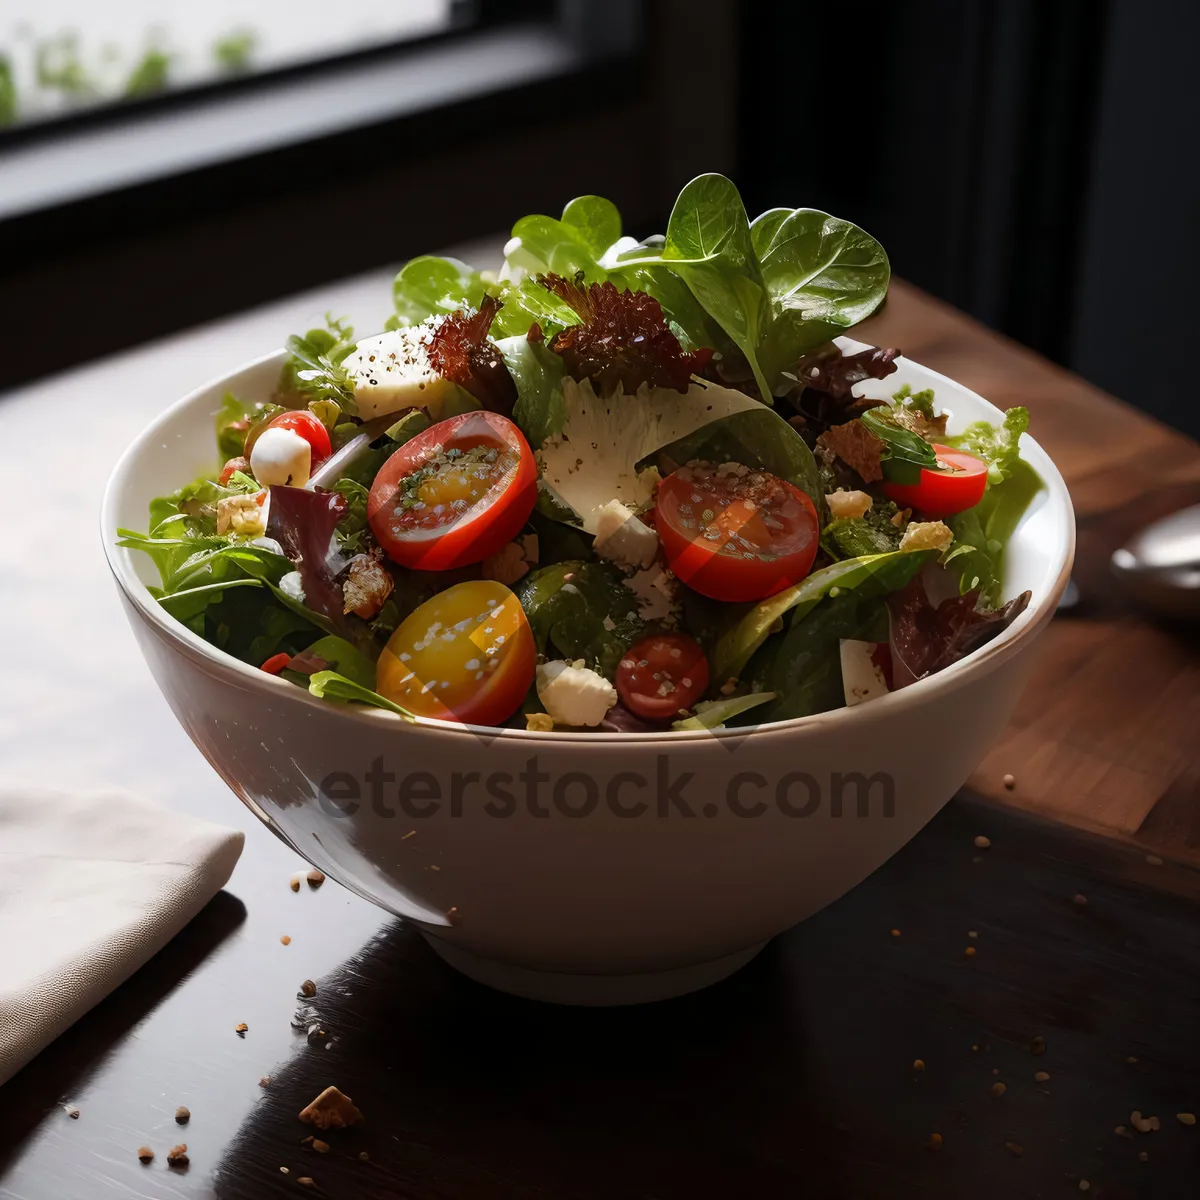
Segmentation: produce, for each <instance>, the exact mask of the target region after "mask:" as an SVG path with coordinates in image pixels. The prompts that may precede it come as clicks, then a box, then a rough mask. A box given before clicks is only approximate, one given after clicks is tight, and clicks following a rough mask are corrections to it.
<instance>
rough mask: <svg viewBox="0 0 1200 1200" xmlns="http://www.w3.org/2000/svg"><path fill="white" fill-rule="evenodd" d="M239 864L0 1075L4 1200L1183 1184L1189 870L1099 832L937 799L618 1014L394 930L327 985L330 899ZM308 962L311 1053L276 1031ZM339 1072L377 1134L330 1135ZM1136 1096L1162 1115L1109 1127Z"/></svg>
mask: <svg viewBox="0 0 1200 1200" xmlns="http://www.w3.org/2000/svg"><path fill="white" fill-rule="evenodd" d="M979 834H985V835H987V836H988V837H990V839H991V842H992V844H991V847H990V848H989V849H987V850H978V849H976V848H975V846H974V844H973V839H974V838H975V837H976V836H977V835H979ZM245 883H246V881H245V880H243V888H242V889H241V894H240V896H239V897H238V898H235V897H234V896H230V895H225V894H223V895H222V896H220V897H218V899H217V900H216V901H214V902H213V904H212V905H210V906H209V908H208V909H207V910H206V911H205V912H204V913H203V914H202V915H201V916H200V917H199V918H198V919H197V920H196V921H195V922H193V924H192V925H191V926H190V927H189V928H188V929H187V930H186V931H185V932H184V933H183V934H182V935H181V936H180V937H179V938H178V939H177V940H176V942H175V943H174V944H173V945H172V946H171V947H170V948H169V949H168V950H167V951H166V952H164V953H163V954H161V955H159V956H158V958H156V959H155V960H154V961H153V962H152V963H151V964H150V965H149V966H147V967H146V968H144V969H143V970H142V971H141V972H139V973H138V975H137V976H135V977H134V978H133V979H132V980H130V981H129V982H128V983H127V984H126V985H125V986H124V987H122V988H121V989H120V990H119V991H118V992H116V993H115V994H114V995H113V996H111V997H110V998H109V999H108V1000H107V1001H106V1002H104V1003H103V1004H102V1005H100V1007H99V1008H97V1009H96V1010H95V1011H94V1012H93V1013H92V1014H91V1015H89V1016H88V1017H87V1018H85V1019H84V1020H83V1021H81V1022H80V1023H79V1024H78V1025H77V1026H76V1027H75V1028H74V1029H73V1030H71V1031H70V1032H69V1033H68V1034H67V1035H66V1036H64V1037H63V1038H61V1039H60V1040H59V1042H58V1043H57V1044H56V1045H54V1046H53V1047H52V1048H51V1049H50V1050H48V1051H47V1052H45V1053H44V1054H43V1055H42V1056H41V1058H40V1059H39V1060H37V1061H36V1062H35V1063H34V1064H32V1065H31V1066H30V1067H28V1068H26V1070H25V1071H24V1072H23V1073H22V1074H20V1075H18V1076H17V1077H16V1079H14V1080H13V1081H12V1082H11V1083H10V1084H9V1085H7V1086H6V1087H5V1088H4V1089H3V1091H0V1195H3V1196H4V1197H6V1200H96V1198H99V1197H108V1196H139V1197H141V1196H144V1197H152V1198H154V1200H158V1198H167V1200H176V1198H179V1200H186V1198H191V1197H219V1198H221V1200H257V1198H260V1197H272V1196H281V1197H282V1196H293V1195H297V1194H304V1193H305V1192H306V1191H308V1189H307V1188H306V1187H304V1186H303V1185H301V1184H299V1183H298V1180H299V1178H301V1177H307V1178H310V1179H312V1180H313V1181H314V1182H315V1183H316V1185H317V1187H318V1188H319V1189H320V1191H319V1194H321V1195H325V1196H330V1197H340V1198H345V1200H350V1198H361V1200H376V1198H383V1197H401V1196H403V1197H414V1198H419V1200H434V1198H438V1200H441V1198H446V1197H464V1198H470V1200H479V1198H485V1197H522V1198H533V1197H556V1198H558V1197H562V1198H578V1200H600V1198H606V1200H607V1198H614V1197H631V1198H633V1197H637V1198H650V1197H654V1198H657V1200H667V1198H674V1197H679V1198H684V1197H694V1196H710V1195H711V1196H727V1197H735V1196H738V1197H740V1196H755V1197H775V1196H789V1197H791V1196H822V1197H828V1196H846V1197H888V1198H900V1197H910V1196H912V1197H918V1196H938V1197H940V1196H946V1197H959V1196H968V1195H970V1196H981V1197H991V1196H996V1197H1000V1196H1004V1197H1011V1196H1031V1197H1032V1196H1047V1197H1051V1196H1067V1195H1071V1194H1078V1181H1079V1180H1087V1181H1088V1182H1089V1184H1090V1194H1091V1195H1093V1196H1096V1197H1112V1198H1116V1197H1133V1196H1138V1197H1155V1198H1169V1197H1176V1196H1178V1197H1191V1196H1194V1195H1195V1185H1196V1180H1197V1178H1198V1177H1200V1127H1187V1126H1184V1125H1182V1124H1181V1123H1180V1122H1179V1121H1177V1119H1176V1116H1175V1114H1176V1113H1178V1112H1195V1111H1197V1110H1200V923H1198V922H1197V920H1196V914H1197V902H1198V901H1200V873H1198V872H1196V871H1195V870H1194V869H1192V868H1190V867H1186V866H1182V865H1177V864H1164V865H1161V866H1152V865H1150V864H1147V863H1146V861H1145V856H1144V855H1142V854H1141V853H1139V852H1137V851H1135V850H1134V849H1133V848H1131V847H1127V846H1122V845H1120V844H1118V843H1116V842H1113V841H1107V840H1100V839H1098V838H1092V837H1089V836H1087V835H1082V834H1079V833H1078V832H1075V831H1070V830H1065V829H1063V828H1062V827H1061V826H1051V825H1048V824H1044V823H1042V822H1040V821H1037V820H1036V819H1033V818H1029V817H1025V816H1023V815H1020V814H1015V813H1009V812H1004V811H1002V810H1000V809H997V808H996V807H995V806H991V805H983V804H980V803H977V802H971V801H968V800H958V801H955V802H953V803H952V804H951V805H950V806H949V807H948V808H947V809H946V810H945V811H944V812H943V813H942V814H941V815H940V816H939V817H938V818H937V819H936V820H935V821H934V822H933V823H932V824H931V825H930V826H929V827H928V828H927V829H926V830H925V831H924V832H923V833H921V834H920V835H919V836H918V837H917V838H916V839H915V840H914V841H913V842H912V843H910V844H909V846H908V847H906V848H905V849H904V850H903V851H901V853H900V854H899V855H897V856H896V857H895V858H894V859H893V860H892V861H891V862H889V863H888V864H887V865H886V866H885V867H884V868H883V869H881V870H880V871H879V872H877V873H876V874H875V875H874V876H872V877H871V878H870V879H869V880H867V881H866V882H865V883H864V884H862V885H861V886H860V887H859V888H857V889H856V890H855V891H853V892H852V893H850V895H848V896H846V897H845V898H844V899H843V900H841V901H840V902H839V903H837V904H835V905H834V906H832V907H831V908H829V909H827V910H826V911H825V912H823V913H821V914H820V915H818V916H817V917H815V918H813V919H812V920H810V921H808V922H807V923H805V924H804V925H802V926H799V927H797V928H796V929H794V930H792V931H791V932H789V933H787V934H785V935H784V936H782V937H780V938H778V939H777V940H776V941H775V942H774V943H773V944H772V945H771V946H769V947H768V949H767V950H766V951H765V952H764V953H763V954H762V956H760V958H759V959H757V960H756V961H755V962H754V963H752V964H751V965H750V966H749V967H747V968H746V969H745V970H743V971H742V972H741V973H740V974H739V975H737V976H735V977H734V978H732V979H730V980H729V981H727V982H725V983H723V984H720V985H717V986H716V987H714V988H712V989H710V990H708V991H707V992H704V993H700V994H698V995H695V996H691V997H686V998H683V999H680V1000H676V1001H668V1002H665V1003H662V1004H657V1005H651V1006H646V1007H642V1008H636V1009H615V1010H614V1009H610V1010H587V1009H563V1008H554V1007H550V1006H545V1005H539V1004H533V1003H529V1002H524V1001H519V1000H515V999H511V998H509V997H504V996H501V995H498V994H496V993H492V992H489V991H487V990H486V989H483V988H481V987H479V986H478V985H476V984H473V983H471V982H469V981H467V980H466V979H464V978H462V977H460V976H458V975H457V974H455V973H454V972H453V971H451V970H450V969H449V968H448V967H446V966H445V965H444V964H442V963H441V962H440V961H438V960H437V959H436V958H435V957H434V955H433V954H432V952H431V951H429V950H428V949H427V947H426V946H425V945H424V944H423V943H422V942H421V941H420V939H419V938H418V937H416V936H415V935H414V934H412V933H411V932H409V931H408V930H406V929H405V928H404V927H403V926H402V925H401V924H400V923H399V922H395V921H391V920H381V921H380V922H379V927H378V930H377V932H375V933H374V934H372V935H370V936H367V937H365V938H364V937H363V936H362V932H361V929H359V930H356V931H355V936H353V937H349V936H348V937H345V939H344V944H343V951H342V958H341V959H340V961H336V962H335V963H334V964H333V965H331V966H330V969H328V970H326V971H323V972H322V971H319V970H318V969H317V966H316V965H315V960H314V957H310V954H309V953H308V951H307V950H306V946H305V943H306V942H308V943H309V944H310V945H311V944H312V943H313V942H314V940H319V941H320V943H321V946H322V949H321V954H320V955H319V956H318V957H321V956H324V955H325V953H326V952H327V951H328V949H329V944H330V939H331V938H332V940H334V941H336V940H337V939H338V937H339V932H338V931H339V928H341V927H344V926H345V927H349V926H352V925H353V922H347V921H346V919H345V914H346V911H347V899H346V896H345V894H344V893H342V892H341V891H340V889H338V888H337V886H336V885H335V884H333V883H331V882H330V883H327V884H326V885H325V886H324V887H323V888H322V889H321V890H320V891H318V892H317V893H315V894H310V893H307V892H305V893H303V894H301V895H299V896H295V895H293V894H292V893H291V892H290V891H289V890H288V887H287V881H286V879H285V878H280V877H272V878H262V879H258V880H255V881H253V888H254V890H253V891H252V892H247V891H246V889H245ZM1077 894H1079V895H1083V896H1086V899H1087V903H1086V905H1085V906H1080V905H1079V904H1077V903H1076V902H1075V901H1074V897H1075V896H1076V895H1077ZM352 903H353V904H355V905H357V903H358V902H357V901H354V902H352ZM285 928H286V929H290V930H292V932H293V934H295V936H296V941H295V942H294V943H293V944H292V945H291V946H289V947H287V948H284V947H281V946H280V945H279V944H278V940H277V931H279V930H281V929H285ZM892 928H896V929H898V930H899V931H900V936H899V937H893V936H892V935H891V933H890V930H891V929H892ZM318 930H319V931H320V932H319V933H317V931H318ZM971 930H974V931H976V932H977V934H978V937H977V938H975V939H972V938H970V937H969V936H968V935H969V931H971ZM272 943H274V944H272ZM967 946H973V947H975V948H976V950H977V953H976V954H975V956H974V957H971V958H968V957H967V956H966V955H965V954H964V950H965V948H966V947H967ZM310 974H311V975H313V976H314V977H316V983H317V985H318V992H317V996H316V997H315V999H314V1000H313V1001H312V1003H313V1005H314V1007H315V1008H316V1010H317V1012H318V1013H319V1020H320V1022H321V1024H322V1025H323V1026H324V1027H325V1029H326V1032H327V1034H328V1043H329V1045H328V1048H325V1044H324V1042H322V1043H320V1044H317V1045H311V1044H309V1042H308V1040H307V1038H306V1036H305V1035H304V1034H302V1033H299V1032H293V1031H292V1030H291V1028H290V1024H289V1021H290V1018H291V1016H292V1014H293V1011H294V1009H295V1008H296V1006H297V1004H298V1001H297V999H296V998H295V991H296V988H297V986H298V985H299V984H300V982H301V980H302V979H303V978H304V977H305V976H306V975H310ZM239 1019H241V1020H245V1021H247V1022H248V1024H249V1026H250V1029H249V1032H248V1033H247V1034H246V1036H245V1037H244V1038H239V1037H238V1036H237V1035H236V1034H235V1032H234V1025H235V1024H236V1023H237V1021H238V1020H239ZM1039 1037H1040V1038H1043V1039H1045V1045H1046V1049H1045V1053H1044V1054H1042V1055H1041V1056H1035V1055H1034V1054H1033V1053H1032V1051H1031V1046H1032V1045H1033V1042H1034V1039H1035V1038H1039ZM973 1047H978V1049H973ZM1131 1058H1135V1059H1136V1060H1137V1061H1136V1062H1131V1061H1129V1060H1130V1059H1131ZM917 1059H921V1060H923V1062H924V1063H925V1069H924V1070H923V1071H921V1070H916V1069H914V1067H913V1063H914V1061H915V1060H917ZM1035 1071H1046V1072H1048V1073H1049V1075H1050V1078H1049V1080H1047V1081H1045V1082H1041V1083H1039V1082H1037V1081H1035V1080H1034V1072H1035ZM996 1072H998V1074H997V1073H996ZM264 1074H269V1075H270V1077H271V1081H270V1084H269V1085H268V1086H267V1087H265V1088H261V1087H260V1086H259V1084H258V1080H259V1077H260V1076H261V1075H264ZM996 1083H1003V1084H1005V1086H1006V1089H1007V1090H1006V1091H1005V1092H1004V1094H1003V1095H1002V1096H999V1097H997V1096H993V1095H992V1089H993V1086H994V1085H995V1084H996ZM329 1084H334V1085H336V1086H338V1087H340V1088H341V1089H342V1090H343V1091H345V1092H346V1093H347V1094H348V1095H350V1096H351V1097H352V1098H353V1099H354V1101H355V1102H356V1103H357V1104H358V1105H359V1106H360V1108H361V1109H362V1110H363V1112H364V1114H365V1115H366V1124H365V1125H364V1126H362V1127H361V1128H359V1129H354V1130H347V1131H340V1132H337V1131H335V1132H333V1133H331V1134H329V1135H328V1141H329V1143H330V1145H331V1147H332V1149H331V1151H330V1152H329V1153H328V1154H317V1153H314V1152H313V1151H312V1150H309V1149H305V1148H304V1147H302V1145H301V1141H302V1139H303V1138H304V1137H305V1136H306V1135H307V1134H309V1133H311V1132H312V1131H311V1130H310V1129H309V1128H307V1127H306V1126H304V1125H302V1124H301V1123H300V1122H299V1121H298V1120H297V1114H298V1113H299V1111H300V1109H301V1108H302V1107H303V1106H304V1105H305V1104H306V1103H307V1102H308V1101H310V1100H311V1099H313V1097H314V1096H316V1094H317V1093H318V1092H319V1091H320V1090H321V1089H323V1088H324V1087H325V1086H327V1085H329ZM60 1103H65V1104H73V1105H77V1106H78V1108H79V1109H80V1116H79V1117H78V1119H72V1118H70V1117H69V1116H68V1115H67V1113H66V1112H65V1111H64V1110H63V1108H61V1107H59V1104H60ZM178 1104H186V1105H187V1106H188V1107H189V1108H190V1109H191V1112H192V1117H191V1121H190V1124H189V1125H188V1126H187V1128H186V1129H181V1128H179V1127H178V1126H176V1124H175V1123H174V1121H173V1119H172V1114H173V1113H174V1110H175V1108H176V1106H177V1105H178ZM1135 1109H1136V1110H1139V1111H1141V1112H1142V1113H1143V1114H1144V1115H1145V1116H1151V1115H1153V1116H1158V1117H1159V1118H1160V1121H1161V1124H1162V1128H1161V1129H1160V1130H1159V1131H1157V1132H1153V1133H1147V1134H1134V1135H1133V1136H1132V1137H1121V1136H1118V1135H1117V1134H1115V1133H1114V1129H1115V1128H1116V1127H1117V1126H1118V1125H1126V1126H1128V1125H1129V1121H1130V1114H1131V1112H1132V1111H1133V1110H1135ZM934 1133H937V1134H940V1135H941V1137H942V1139H943V1144H942V1147H941V1149H940V1150H939V1151H936V1152H935V1151H932V1150H930V1149H928V1148H926V1147H927V1143H928V1142H929V1141H930V1137H931V1135H932V1134H934ZM177 1141H186V1142H187V1143H188V1144H189V1147H190V1152H191V1166H190V1168H189V1169H188V1171H187V1172H186V1173H181V1172H176V1171H173V1170H170V1169H169V1168H167V1166H166V1165H165V1162H164V1159H165V1154H166V1151H167V1150H168V1149H169V1147H170V1146H171V1145H173V1144H174V1143H175V1142H177ZM143 1143H146V1144H149V1145H150V1146H152V1147H153V1148H154V1149H155V1150H156V1152H157V1154H158V1158H157V1160H156V1161H155V1162H154V1163H153V1164H152V1165H151V1166H149V1167H143V1166H142V1165H141V1164H139V1162H138V1161H137V1158H136V1157H135V1155H136V1152H137V1150H138V1147H139V1146H141V1145H142V1144H143ZM1006 1143H1013V1144H1014V1145H1016V1146H1019V1147H1020V1148H1021V1151H1022V1153H1021V1154H1020V1156H1019V1157H1017V1156H1014V1153H1013V1151H1011V1150H1010V1149H1006V1145H1005V1144H1006ZM361 1151H365V1152H366V1153H367V1154H368V1156H369V1161H366V1162H363V1161H360V1159H359V1158H358V1155H359V1153H360V1152H361ZM1141 1151H1144V1152H1146V1153H1147V1155H1148V1156H1149V1157H1148V1161H1145V1162H1143V1161H1140V1160H1139V1157H1138V1154H1139V1152H1141ZM280 1167H287V1168H289V1174H287V1175H285V1174H283V1173H282V1172H281V1171H280Z"/></svg>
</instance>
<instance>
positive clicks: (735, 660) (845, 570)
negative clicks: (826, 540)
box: [712, 550, 933, 684]
mask: <svg viewBox="0 0 1200 1200" xmlns="http://www.w3.org/2000/svg"><path fill="white" fill-rule="evenodd" d="M932 556H933V551H931V550H896V551H893V552H892V553H890V554H870V555H866V556H864V557H862V558H847V559H845V560H843V561H842V562H836V563H833V564H832V565H830V566H828V567H822V568H821V569H820V570H819V571H814V572H813V573H812V574H811V575H809V576H808V578H807V579H804V580H802V581H801V582H800V583H798V584H796V585H795V586H793V587H790V588H786V589H784V591H782V592H778V593H776V594H775V595H774V596H768V597H767V599H765V600H760V601H759V602H758V603H757V604H755V605H753V606H751V607H750V608H749V609H748V610H747V611H744V613H743V615H742V616H741V617H740V619H739V620H738V622H737V624H735V625H734V626H733V627H732V628H731V629H729V630H728V631H727V632H725V634H724V635H723V636H722V637H721V638H720V639H719V640H718V642H717V645H716V648H715V650H714V652H713V656H712V679H713V680H714V682H716V683H718V684H720V683H723V682H724V681H725V680H727V679H737V678H738V677H739V676H740V675H741V673H742V669H743V668H744V667H745V666H746V664H747V663H748V662H749V661H750V658H751V656H752V655H753V654H754V653H755V652H756V651H757V650H758V649H759V647H760V646H762V644H763V643H764V642H765V641H766V640H767V638H768V637H769V636H770V634H771V630H772V628H773V627H774V626H775V624H776V622H777V621H779V620H780V619H781V618H783V617H784V616H785V615H786V614H787V613H789V612H792V613H793V616H792V624H793V625H794V624H795V623H796V622H798V621H800V620H802V619H803V618H804V617H805V616H806V615H807V614H808V613H809V612H811V611H812V610H813V609H814V608H815V607H816V606H817V605H818V604H819V603H820V602H822V601H823V600H824V599H825V598H826V597H827V596H835V598H836V595H835V593H840V592H843V591H849V590H853V589H858V588H864V587H866V588H867V589H868V590H869V591H870V592H871V593H872V594H875V595H883V594H885V593H887V592H894V591H897V590H898V589H900V588H902V587H904V585H905V584H907V583H908V581H909V580H910V579H911V578H912V577H913V576H914V575H915V574H916V573H917V571H919V570H920V569H921V567H922V565H923V564H924V563H926V562H928V561H929V559H930V558H931V557H932Z"/></svg>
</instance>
